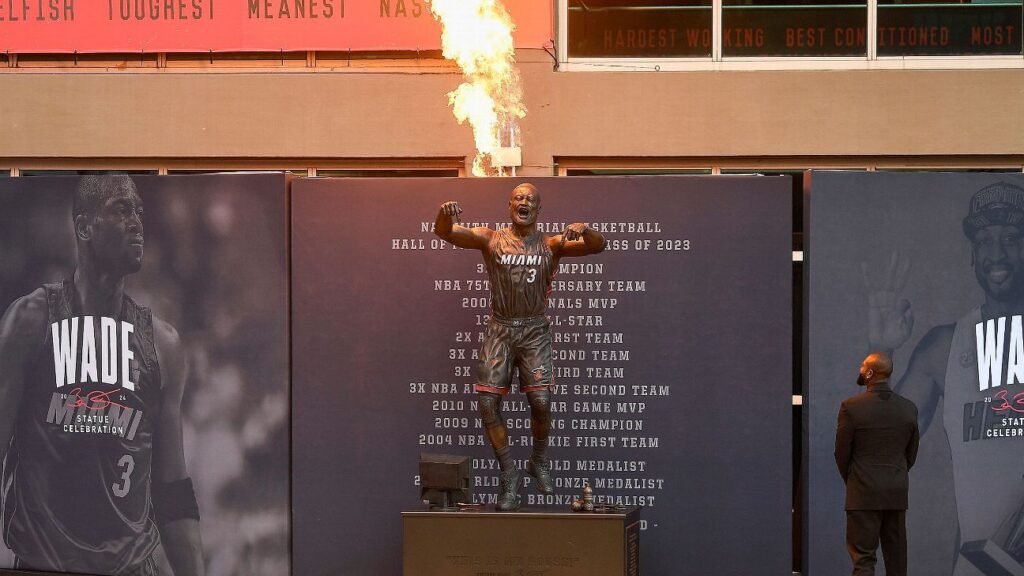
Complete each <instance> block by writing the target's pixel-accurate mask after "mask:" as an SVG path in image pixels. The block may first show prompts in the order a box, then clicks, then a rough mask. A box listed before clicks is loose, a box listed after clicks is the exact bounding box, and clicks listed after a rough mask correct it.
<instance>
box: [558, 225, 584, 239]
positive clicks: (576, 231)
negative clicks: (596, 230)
mask: <svg viewBox="0 0 1024 576" xmlns="http://www.w3.org/2000/svg"><path fill="white" fill-rule="evenodd" d="M587 228H588V226H587V225H586V224H584V223H582V222H576V223H575V224H569V225H568V226H566V227H565V230H562V240H565V241H567V242H572V241H573V240H579V239H580V238H582V237H583V233H584V232H586V231H587Z"/></svg>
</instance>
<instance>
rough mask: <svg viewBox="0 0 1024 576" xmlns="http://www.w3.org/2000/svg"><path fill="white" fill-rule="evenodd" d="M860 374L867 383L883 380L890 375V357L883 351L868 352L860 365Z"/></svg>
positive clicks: (887, 378)
mask: <svg viewBox="0 0 1024 576" xmlns="http://www.w3.org/2000/svg"><path fill="white" fill-rule="evenodd" d="M860 375H861V378H862V379H863V380H864V383H865V384H867V385H871V384H874V383H875V382H885V381H887V380H889V376H891V375H892V358H890V357H889V355H888V354H886V353H884V352H874V353H871V354H868V356H867V358H865V359H864V362H861V365H860Z"/></svg>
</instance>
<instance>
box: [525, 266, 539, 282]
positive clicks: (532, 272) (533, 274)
mask: <svg viewBox="0 0 1024 576" xmlns="http://www.w3.org/2000/svg"><path fill="white" fill-rule="evenodd" d="M536 279H537V269H536V268H530V276H529V277H528V278H527V279H526V282H527V283H528V284H532V283H533V281H534V280H536Z"/></svg>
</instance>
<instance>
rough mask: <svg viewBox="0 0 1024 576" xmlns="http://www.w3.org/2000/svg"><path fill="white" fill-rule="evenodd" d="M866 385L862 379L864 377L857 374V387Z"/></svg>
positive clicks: (866, 382) (865, 381)
mask: <svg viewBox="0 0 1024 576" xmlns="http://www.w3.org/2000/svg"><path fill="white" fill-rule="evenodd" d="M867 385H868V381H867V380H865V379H864V375H863V374H858V375H857V386H867Z"/></svg>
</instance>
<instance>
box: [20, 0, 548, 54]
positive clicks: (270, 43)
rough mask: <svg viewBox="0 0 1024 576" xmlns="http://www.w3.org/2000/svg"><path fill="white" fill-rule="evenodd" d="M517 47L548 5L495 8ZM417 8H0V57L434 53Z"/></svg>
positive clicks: (320, 0) (337, 2)
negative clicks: (507, 18)
mask: <svg viewBox="0 0 1024 576" xmlns="http://www.w3.org/2000/svg"><path fill="white" fill-rule="evenodd" d="M505 6H506V7H507V8H508V10H509V13H510V14H511V16H512V20H513V22H514V24H515V26H516V30H515V33H514V34H515V44H516V47H518V48H539V47H541V46H543V45H545V44H546V43H548V42H549V41H550V39H551V38H552V37H553V32H552V6H551V1H550V0H505ZM440 46H441V26H440V24H438V23H437V22H436V21H435V20H434V18H433V17H432V16H431V14H430V5H429V2H427V0H0V51H7V52H12V53H18V52H22V53H26V52H32V53H40V52H57V53H59V52H76V51H77V52H82V53H88V52H93V53H99V52H143V51H144V52H207V51H214V52H233V51H275V52H276V51H279V50H285V51H304V50H324V51H335V50H337V51H348V50H356V51H370V50H437V49H439V48H440Z"/></svg>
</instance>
